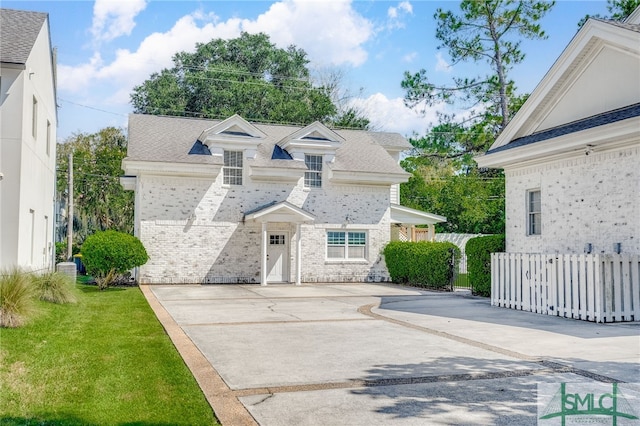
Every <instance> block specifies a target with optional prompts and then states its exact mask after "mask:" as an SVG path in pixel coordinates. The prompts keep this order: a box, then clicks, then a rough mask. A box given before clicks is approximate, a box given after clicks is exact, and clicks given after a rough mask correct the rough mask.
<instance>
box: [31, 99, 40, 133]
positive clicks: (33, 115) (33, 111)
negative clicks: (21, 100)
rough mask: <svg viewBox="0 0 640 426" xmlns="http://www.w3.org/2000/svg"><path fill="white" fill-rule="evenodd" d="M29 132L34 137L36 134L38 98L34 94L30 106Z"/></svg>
mask: <svg viewBox="0 0 640 426" xmlns="http://www.w3.org/2000/svg"><path fill="white" fill-rule="evenodd" d="M31 134H32V135H33V137H34V138H35V137H37V136H38V100H37V99H36V97H35V96H34V97H33V105H32V108H31Z"/></svg>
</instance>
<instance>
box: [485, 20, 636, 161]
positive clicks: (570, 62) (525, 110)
mask: <svg viewBox="0 0 640 426" xmlns="http://www.w3.org/2000/svg"><path fill="white" fill-rule="evenodd" d="M638 38H639V36H638V33H637V32H635V31H631V30H628V29H624V28H621V27H619V26H616V25H613V24H607V23H605V22H601V21H597V20H593V19H590V20H588V21H587V22H586V23H585V24H584V26H583V27H582V28H581V29H580V31H578V33H577V34H576V35H575V36H574V38H573V39H572V40H571V42H570V43H569V44H568V45H567V47H566V48H565V49H564V51H563V52H562V54H561V55H560V56H559V57H558V59H556V62H555V63H554V64H553V65H552V67H551V68H550V69H549V71H547V73H546V75H545V76H544V77H543V79H542V80H541V81H540V83H538V85H537V86H536V88H535V89H534V90H533V92H532V93H531V95H530V96H529V98H528V99H527V101H526V102H525V103H524V104H523V105H522V107H521V108H520V109H519V110H518V112H517V113H516V115H515V116H514V117H513V119H512V120H511V121H510V122H509V124H508V125H507V127H505V128H504V130H503V131H502V132H501V133H500V134H499V135H498V137H497V138H496V140H495V142H494V143H493V144H492V145H491V149H495V148H498V147H501V146H503V145H506V144H508V143H509V142H511V140H513V139H515V138H516V135H518V134H521V133H522V132H524V133H525V134H526V133H528V132H530V129H531V128H535V126H536V125H537V123H533V122H531V123H530V122H529V121H530V117H531V116H532V114H533V113H534V112H536V110H537V109H538V108H545V109H547V110H551V109H552V108H553V103H549V104H548V105H546V107H545V106H544V102H547V101H546V97H547V96H548V95H549V94H550V93H552V92H553V91H554V90H556V85H563V84H565V83H566V82H565V75H568V74H571V75H575V74H580V73H581V72H582V71H584V69H585V68H586V67H588V66H589V64H590V63H591V59H593V57H592V56H593V54H592V55H591V56H586V57H585V52H587V51H590V52H595V51H599V50H600V49H602V47H603V46H604V45H605V44H606V45H612V46H616V47H618V48H622V49H624V50H627V51H632V52H635V53H637V52H638V51H639V48H638ZM564 90H567V87H566V84H565V87H564ZM563 93H564V92H558V93H556V94H555V95H553V96H554V97H556V98H559V97H562V95H563ZM536 115H537V116H539V117H540V118H539V120H542V119H543V118H544V117H546V114H539V113H538V114H536ZM526 127H529V130H528V129H527V128H526Z"/></svg>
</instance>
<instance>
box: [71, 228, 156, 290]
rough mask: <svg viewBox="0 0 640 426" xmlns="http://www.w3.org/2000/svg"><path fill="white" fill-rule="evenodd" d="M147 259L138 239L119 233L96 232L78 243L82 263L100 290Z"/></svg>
mask: <svg viewBox="0 0 640 426" xmlns="http://www.w3.org/2000/svg"><path fill="white" fill-rule="evenodd" d="M148 259H149V256H148V255H147V251H146V250H145V249H144V246H143V245H142V243H141V242H140V240H138V239H137V238H136V237H134V236H133V235H129V234H125V233H123V232H116V231H103V232H96V233H95V234H93V235H90V236H89V237H87V239H86V240H85V241H84V244H82V262H83V263H84V266H85V268H86V270H87V273H88V274H89V275H92V276H93V277H94V278H95V279H96V282H97V283H98V287H100V289H105V288H107V287H108V286H109V285H111V284H112V283H113V282H115V281H117V280H118V279H121V277H122V275H123V274H125V273H127V272H128V271H129V270H130V269H132V268H135V267H136V266H140V265H144V264H145V263H146V262H147V260H148Z"/></svg>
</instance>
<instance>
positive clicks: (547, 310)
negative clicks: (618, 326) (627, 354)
mask: <svg viewBox="0 0 640 426" xmlns="http://www.w3.org/2000/svg"><path fill="white" fill-rule="evenodd" d="M491 304H492V305H495V306H501V307H505V308H512V309H519V310H523V311H530V312H537V313H541V314H546V315H557V316H561V317H565V318H575V319H580V320H586V321H595V322H617V321H640V256H638V255H616V254H580V255H578V254H529V253H493V254H492V255H491Z"/></svg>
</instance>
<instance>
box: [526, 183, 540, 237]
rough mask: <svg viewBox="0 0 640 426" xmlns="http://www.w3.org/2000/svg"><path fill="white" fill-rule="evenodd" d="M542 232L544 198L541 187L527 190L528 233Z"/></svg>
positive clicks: (538, 233) (537, 233)
mask: <svg viewBox="0 0 640 426" xmlns="http://www.w3.org/2000/svg"><path fill="white" fill-rule="evenodd" d="M541 233H542V200H541V194H540V190H539V189H534V190H529V191H527V235H540V234H541Z"/></svg>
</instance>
